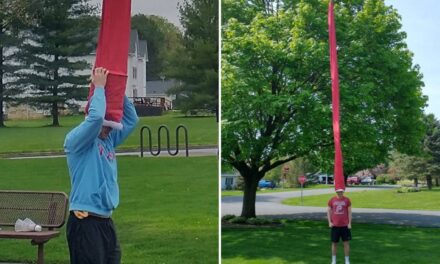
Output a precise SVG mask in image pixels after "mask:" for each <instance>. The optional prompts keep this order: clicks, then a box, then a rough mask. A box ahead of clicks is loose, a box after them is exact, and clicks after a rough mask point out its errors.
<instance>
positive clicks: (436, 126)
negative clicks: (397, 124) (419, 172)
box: [424, 114, 440, 189]
mask: <svg viewBox="0 0 440 264" xmlns="http://www.w3.org/2000/svg"><path fill="white" fill-rule="evenodd" d="M425 123H426V124H427V132H426V136H425V140H424V150H425V152H426V154H427V155H428V156H429V157H430V158H429V175H428V177H427V184H428V188H429V189H431V187H432V179H434V180H435V185H436V186H439V180H440V122H439V121H438V120H437V119H436V118H435V117H434V115H432V114H430V115H428V116H426V118H425Z"/></svg>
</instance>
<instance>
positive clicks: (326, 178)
mask: <svg viewBox="0 0 440 264" xmlns="http://www.w3.org/2000/svg"><path fill="white" fill-rule="evenodd" d="M318 182H319V183H324V184H325V183H328V184H333V175H327V174H320V175H318Z"/></svg>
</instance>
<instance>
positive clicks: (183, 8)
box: [167, 0, 219, 117]
mask: <svg viewBox="0 0 440 264" xmlns="http://www.w3.org/2000/svg"><path fill="white" fill-rule="evenodd" d="M179 11H180V22H181V24H182V26H183V28H184V42H183V43H184V48H183V49H182V50H179V51H177V53H176V54H175V61H174V63H172V65H170V66H171V68H170V69H169V71H168V73H167V75H168V76H171V77H173V78H176V79H178V80H181V81H182V82H183V85H181V86H179V87H175V88H174V89H173V90H172V91H170V92H171V93H174V94H177V95H178V98H179V99H178V100H179V102H178V103H179V106H180V108H181V109H182V110H183V111H184V112H186V111H189V110H191V109H211V110H215V112H216V113H217V117H218V90H219V87H218V47H219V46H218V1H216V0H183V1H182V3H181V4H180V5H179Z"/></svg>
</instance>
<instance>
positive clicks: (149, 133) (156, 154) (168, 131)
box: [140, 125, 189, 157]
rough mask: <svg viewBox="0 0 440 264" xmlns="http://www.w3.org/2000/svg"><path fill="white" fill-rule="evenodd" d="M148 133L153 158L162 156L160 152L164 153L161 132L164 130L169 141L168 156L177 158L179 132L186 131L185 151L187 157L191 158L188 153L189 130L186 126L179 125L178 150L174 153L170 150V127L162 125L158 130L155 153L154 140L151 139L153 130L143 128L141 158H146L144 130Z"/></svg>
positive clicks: (177, 147)
mask: <svg viewBox="0 0 440 264" xmlns="http://www.w3.org/2000/svg"><path fill="white" fill-rule="evenodd" d="M145 129H146V130H147V131H148V147H149V151H150V153H151V155H153V156H158V155H159V154H160V152H161V151H162V147H161V137H160V135H161V133H160V132H161V131H162V130H163V129H164V130H165V131H166V140H167V151H168V154H170V156H176V155H177V154H178V153H179V150H180V149H179V130H180V129H183V131H184V133H185V134H184V135H185V150H186V157H188V156H189V151H188V129H187V128H186V127H185V126H184V125H178V126H177V128H176V150H175V151H174V152H172V151H171V148H170V130H169V129H168V127H167V126H166V125H161V126H160V127H159V128H158V130H157V142H158V143H157V151H156V152H154V151H153V144H152V139H151V129H150V127H149V126H143V127H142V128H141V132H140V138H141V157H143V156H144V130H145Z"/></svg>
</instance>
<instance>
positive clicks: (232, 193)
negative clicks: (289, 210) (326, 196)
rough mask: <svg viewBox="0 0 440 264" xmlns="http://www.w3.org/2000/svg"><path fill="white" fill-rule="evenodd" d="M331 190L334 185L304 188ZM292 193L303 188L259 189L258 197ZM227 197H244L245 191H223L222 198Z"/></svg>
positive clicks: (306, 188)
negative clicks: (264, 194)
mask: <svg viewBox="0 0 440 264" xmlns="http://www.w3.org/2000/svg"><path fill="white" fill-rule="evenodd" d="M330 188H334V187H333V185H326V184H315V185H309V186H307V187H305V188H303V190H304V191H305V190H314V189H330ZM292 191H301V188H275V189H259V190H257V195H258V194H263V193H277V192H292ZM225 196H243V191H240V190H232V191H229V190H224V191H222V197H225Z"/></svg>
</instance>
